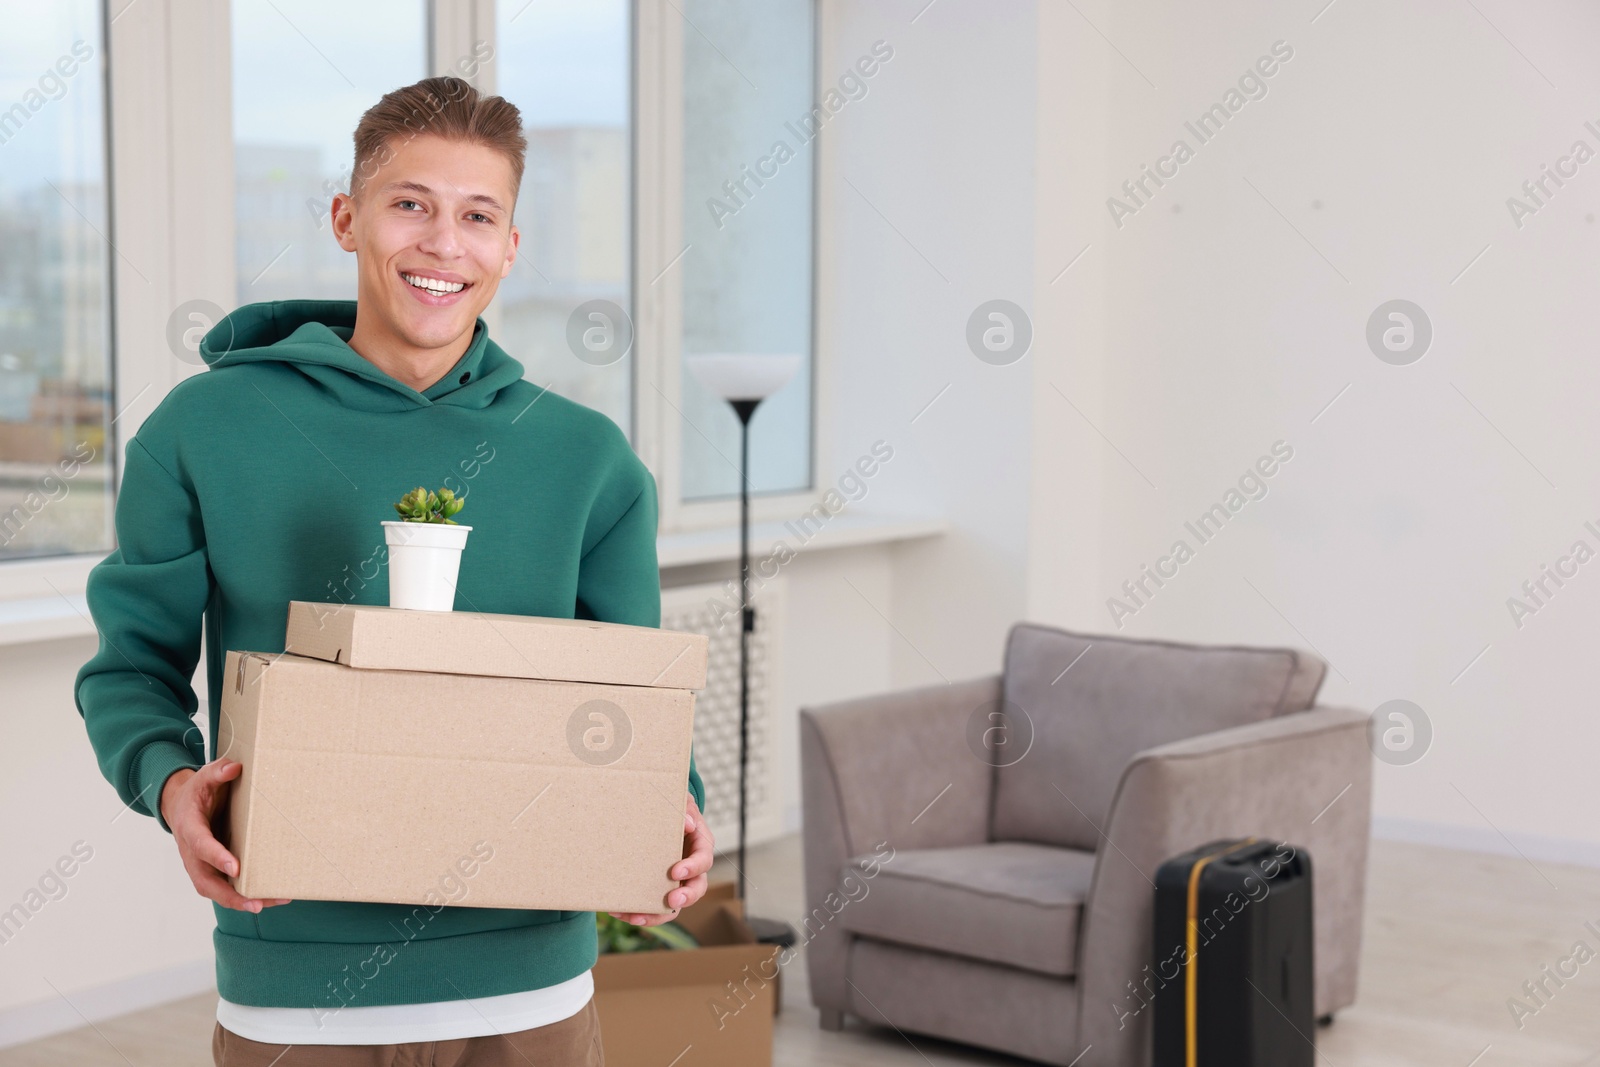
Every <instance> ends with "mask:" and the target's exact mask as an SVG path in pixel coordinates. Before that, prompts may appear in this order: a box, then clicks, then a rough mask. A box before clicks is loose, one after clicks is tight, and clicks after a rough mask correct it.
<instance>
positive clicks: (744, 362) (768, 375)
mask: <svg viewBox="0 0 1600 1067" xmlns="http://www.w3.org/2000/svg"><path fill="white" fill-rule="evenodd" d="M683 361H684V365H685V366H687V367H688V368H689V372H690V373H691V374H693V375H694V376H695V379H696V380H697V381H698V382H699V383H700V384H701V385H702V386H704V387H705V388H706V390H707V391H708V392H711V393H715V394H716V395H717V396H720V397H721V398H722V399H724V400H727V401H735V400H765V399H766V398H767V397H769V396H771V395H772V394H773V393H776V392H777V391H778V390H779V389H782V388H783V387H784V386H785V385H788V384H789V379H791V378H793V377H794V372H795V371H797V370H799V369H800V357H799V356H798V355H795V354H792V353H778V354H771V353H766V352H697V353H694V354H692V355H688V356H685V357H683Z"/></svg>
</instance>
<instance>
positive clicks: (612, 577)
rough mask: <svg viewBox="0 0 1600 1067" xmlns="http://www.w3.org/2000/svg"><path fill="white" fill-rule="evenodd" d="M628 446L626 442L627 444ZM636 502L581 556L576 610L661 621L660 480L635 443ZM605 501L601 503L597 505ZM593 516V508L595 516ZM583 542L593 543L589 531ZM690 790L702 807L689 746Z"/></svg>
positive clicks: (599, 616) (606, 618)
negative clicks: (657, 525) (657, 531)
mask: <svg viewBox="0 0 1600 1067" xmlns="http://www.w3.org/2000/svg"><path fill="white" fill-rule="evenodd" d="M624 447H626V446H624ZM627 459H628V460H629V461H630V462H629V463H628V467H629V475H630V481H629V484H630V485H636V486H637V487H638V489H637V492H636V494H635V495H634V496H633V498H632V503H630V504H628V505H627V506H626V509H625V510H624V511H623V512H622V513H621V516H620V517H619V518H617V519H616V520H615V521H614V522H612V524H611V526H610V528H609V529H607V530H606V532H605V533H604V534H602V535H601V537H600V539H599V540H598V541H595V542H593V544H592V546H591V547H590V548H589V549H588V550H587V551H586V552H584V554H583V558H582V559H581V560H579V562H578V602H577V605H576V610H575V611H574V616H575V617H576V618H580V619H594V620H596V621H599V622H620V623H627V624H629V625H632V626H654V627H658V628H659V627H660V626H661V569H660V566H659V564H658V563H657V560H656V523H657V503H656V480H655V476H654V475H653V474H651V473H650V468H648V467H646V466H645V465H644V461H643V460H641V459H640V458H639V457H638V456H637V455H636V454H635V453H634V452H633V449H632V448H627ZM600 506H601V505H599V504H597V505H596V509H597V510H598V508H599V507H600ZM593 521H594V516H593V513H591V522H593ZM584 540H585V543H589V541H588V536H587V535H585V538H584ZM689 792H690V793H692V794H693V795H694V802H695V804H697V805H698V806H699V808H700V810H701V811H702V812H704V811H705V810H706V787H705V783H704V782H703V781H701V779H700V771H699V769H698V768H697V767H696V766H695V761H694V746H693V745H692V744H691V745H690V746H689Z"/></svg>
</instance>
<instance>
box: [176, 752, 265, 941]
mask: <svg viewBox="0 0 1600 1067" xmlns="http://www.w3.org/2000/svg"><path fill="white" fill-rule="evenodd" d="M243 769H244V768H243V766H242V765H241V764H240V763H239V762H238V761H236V760H230V759H219V760H212V761H211V762H210V763H208V764H206V765H205V766H204V767H201V768H200V769H199V770H198V771H194V770H190V769H188V768H184V769H183V770H181V771H175V772H173V773H172V774H171V775H169V776H168V777H167V781H166V784H164V785H163V786H162V787H161V817H162V818H163V819H165V820H166V821H167V825H168V826H170V827H171V828H172V839H173V840H174V841H176V842H177V843H178V855H179V856H181V857H183V869H184V870H186V871H188V872H189V880H190V881H192V882H194V891H195V892H196V893H199V894H200V895H201V896H203V897H206V898H208V899H210V900H214V901H216V902H217V903H218V904H221V905H222V906H223V907H225V908H235V909H237V910H239V911H249V912H259V911H260V910H261V909H262V908H270V907H272V906H273V905H274V904H287V903H289V901H287V900H255V899H251V898H249V897H244V896H241V895H240V894H239V893H238V892H237V891H235V889H234V888H233V886H231V885H229V884H228V881H227V879H226V878H224V877H223V874H224V873H226V874H229V875H237V874H238V873H239V861H238V860H237V859H235V858H234V856H233V853H231V852H229V851H228V850H227V849H226V848H224V847H223V846H222V842H221V841H218V840H217V839H216V837H215V836H214V835H213V834H212V830H211V826H212V820H213V819H214V818H215V817H216V814H217V812H218V810H219V809H220V808H221V807H222V804H223V801H224V800H226V799H227V796H228V789H229V788H230V786H229V784H228V783H230V782H231V781H233V779H235V778H237V777H239V773H240V772H241V771H242V770H243Z"/></svg>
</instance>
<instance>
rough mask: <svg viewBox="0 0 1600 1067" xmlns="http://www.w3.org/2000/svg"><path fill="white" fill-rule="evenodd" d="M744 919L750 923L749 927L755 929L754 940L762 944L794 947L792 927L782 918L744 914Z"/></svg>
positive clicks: (794, 938)
mask: <svg viewBox="0 0 1600 1067" xmlns="http://www.w3.org/2000/svg"><path fill="white" fill-rule="evenodd" d="M744 921H745V922H747V923H749V924H750V929H752V930H754V931H755V935H756V940H757V941H759V942H761V943H762V944H763V945H782V946H783V947H784V948H792V947H794V943H795V940H796V937H795V932H794V927H792V926H790V925H789V924H788V923H786V922H784V921H783V920H782V919H762V918H758V917H756V916H753V915H746V916H745V919H744Z"/></svg>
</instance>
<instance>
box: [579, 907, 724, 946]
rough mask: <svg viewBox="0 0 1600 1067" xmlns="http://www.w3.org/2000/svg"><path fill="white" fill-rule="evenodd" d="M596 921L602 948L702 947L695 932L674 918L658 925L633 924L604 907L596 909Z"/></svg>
mask: <svg viewBox="0 0 1600 1067" xmlns="http://www.w3.org/2000/svg"><path fill="white" fill-rule="evenodd" d="M594 925H595V930H596V931H597V932H598V933H599V935H600V951H601V952H644V951H649V950H652V949H673V948H699V947H700V943H699V942H698V941H696V940H695V939H694V935H692V934H690V933H689V931H687V930H685V929H684V928H683V927H681V926H679V925H678V924H677V923H675V922H665V923H662V924H660V925H659V926H634V925H633V924H632V923H629V922H624V921H623V920H622V919H619V918H617V917H616V916H615V915H611V914H608V913H606V912H603V911H602V912H596V913H595V916H594Z"/></svg>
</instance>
